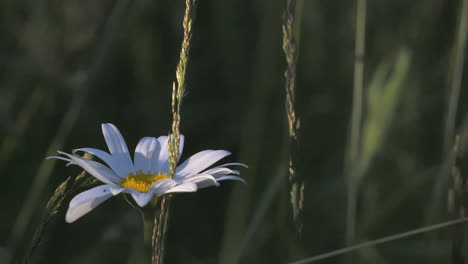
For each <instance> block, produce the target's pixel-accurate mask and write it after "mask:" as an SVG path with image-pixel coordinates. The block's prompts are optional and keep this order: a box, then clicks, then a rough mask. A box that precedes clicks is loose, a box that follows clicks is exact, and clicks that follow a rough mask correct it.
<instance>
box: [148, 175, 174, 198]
mask: <svg viewBox="0 0 468 264" xmlns="http://www.w3.org/2000/svg"><path fill="white" fill-rule="evenodd" d="M176 185H177V182H176V181H174V180H173V179H163V180H160V181H157V182H156V183H155V184H153V186H151V190H150V192H152V193H154V194H156V195H158V196H159V195H162V194H164V193H165V192H166V191H167V190H169V189H170V188H172V187H174V186H176Z"/></svg>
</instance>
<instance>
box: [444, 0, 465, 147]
mask: <svg viewBox="0 0 468 264" xmlns="http://www.w3.org/2000/svg"><path fill="white" fill-rule="evenodd" d="M461 5H462V6H461V9H460V22H459V25H458V33H457V40H456V44H455V47H454V52H453V57H452V59H453V65H452V68H451V70H452V72H451V74H452V75H451V77H450V82H451V83H450V96H449V100H448V108H447V116H446V119H445V129H444V146H443V147H444V148H443V150H444V151H449V148H450V147H451V146H452V139H453V138H454V135H453V131H454V129H455V119H456V116H457V108H458V101H459V97H460V90H461V85H462V78H463V66H464V61H465V50H466V41H467V37H468V0H463V2H462V3H461Z"/></svg>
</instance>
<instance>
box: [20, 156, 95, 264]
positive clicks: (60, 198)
mask: <svg viewBox="0 0 468 264" xmlns="http://www.w3.org/2000/svg"><path fill="white" fill-rule="evenodd" d="M83 158H84V159H91V158H92V155H90V154H85V155H84V156H83ZM86 176H87V173H86V171H82V172H81V173H80V174H78V175H76V176H70V177H68V178H67V179H66V180H65V181H63V182H62V183H61V184H60V185H59V186H58V187H57V189H55V191H54V194H53V195H52V196H51V197H50V199H49V201H48V202H47V205H46V208H45V210H44V212H43V214H42V217H41V221H40V222H39V224H38V226H37V227H36V230H35V231H34V235H33V237H32V240H31V242H30V244H29V247H28V248H27V250H26V252H25V254H24V255H23V259H22V263H28V262H29V261H30V258H31V257H32V255H33V254H34V251H35V249H36V248H37V247H38V246H39V244H40V242H41V239H42V236H43V234H44V231H45V229H46V227H47V225H48V224H49V222H50V220H52V218H53V217H54V216H55V215H56V214H57V213H58V212H59V209H61V207H62V205H63V202H64V201H65V200H67V199H69V198H70V197H71V195H73V194H75V193H76V191H77V190H78V189H80V188H82V187H85V186H88V185H92V184H95V183H96V182H97V181H96V179H94V178H93V177H86Z"/></svg>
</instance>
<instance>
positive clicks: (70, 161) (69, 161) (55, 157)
mask: <svg viewBox="0 0 468 264" xmlns="http://www.w3.org/2000/svg"><path fill="white" fill-rule="evenodd" d="M46 159H59V160H64V161H68V164H74V162H73V161H72V160H71V159H67V158H64V157H61V156H50V157H47V158H46Z"/></svg>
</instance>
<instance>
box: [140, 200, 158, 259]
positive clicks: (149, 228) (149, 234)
mask: <svg viewBox="0 0 468 264" xmlns="http://www.w3.org/2000/svg"><path fill="white" fill-rule="evenodd" d="M154 212H155V209H154V208H152V207H151V206H147V207H145V208H142V209H141V216H142V217H143V246H144V248H145V250H144V252H145V253H144V254H145V259H147V263H151V254H152V252H153V246H152V241H153V227H154V217H155V214H154Z"/></svg>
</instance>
